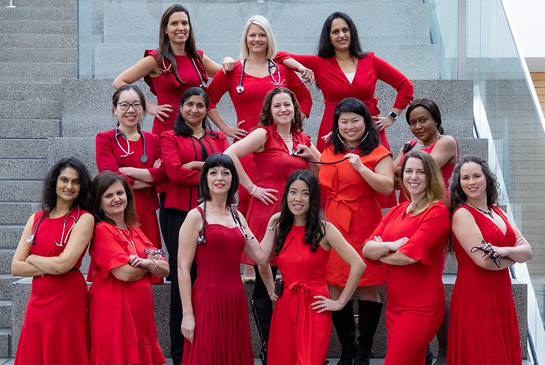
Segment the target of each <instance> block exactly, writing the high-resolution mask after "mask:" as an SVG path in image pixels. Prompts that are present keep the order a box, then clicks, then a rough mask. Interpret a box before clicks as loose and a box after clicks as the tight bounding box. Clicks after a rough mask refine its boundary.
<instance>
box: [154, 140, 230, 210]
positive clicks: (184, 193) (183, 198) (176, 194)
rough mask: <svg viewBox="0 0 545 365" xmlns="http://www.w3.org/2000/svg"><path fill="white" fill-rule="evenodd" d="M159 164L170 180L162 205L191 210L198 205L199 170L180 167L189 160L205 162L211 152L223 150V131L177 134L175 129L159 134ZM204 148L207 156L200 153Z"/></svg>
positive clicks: (224, 144) (224, 146)
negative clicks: (190, 134) (160, 152)
mask: <svg viewBox="0 0 545 365" xmlns="http://www.w3.org/2000/svg"><path fill="white" fill-rule="evenodd" d="M161 145H162V163H163V166H164V167H165V170H166V172H167V175H168V178H169V181H168V186H167V194H166V199H165V208H175V209H179V210H184V211H190V210H191V209H193V208H195V207H196V206H197V199H198V197H199V177H200V176H201V171H200V170H192V169H188V168H185V167H183V164H185V163H187V162H192V161H205V160H206V158H207V157H208V156H210V155H211V154H213V153H214V152H219V153H223V151H225V150H226V149H227V148H228V147H229V142H228V141H227V137H225V134H223V132H210V131H206V133H205V135H204V136H203V137H201V138H196V137H193V136H188V137H183V136H176V135H175V132H174V130H172V131H169V132H165V133H163V135H162V136H161ZM203 148H204V149H205V150H206V154H207V156H206V155H205V156H203Z"/></svg>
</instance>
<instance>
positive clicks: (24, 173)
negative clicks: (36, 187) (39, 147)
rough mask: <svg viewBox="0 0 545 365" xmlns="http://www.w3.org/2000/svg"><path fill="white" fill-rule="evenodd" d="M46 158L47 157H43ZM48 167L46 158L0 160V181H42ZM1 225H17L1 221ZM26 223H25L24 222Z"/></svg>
mask: <svg viewBox="0 0 545 365" xmlns="http://www.w3.org/2000/svg"><path fill="white" fill-rule="evenodd" d="M44 157H47V156H44ZM48 169H49V166H48V165H47V158H42V159H23V158H21V159H12V158H3V159H0V179H15V180H40V179H43V178H44V176H45V174H46V172H47V171H48ZM2 222H3V223H17V222H12V221H9V222H8V221H2ZM25 222H26V221H25Z"/></svg>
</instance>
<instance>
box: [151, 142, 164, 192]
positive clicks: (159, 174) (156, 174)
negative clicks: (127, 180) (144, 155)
mask: <svg viewBox="0 0 545 365" xmlns="http://www.w3.org/2000/svg"><path fill="white" fill-rule="evenodd" d="M149 135H150V136H151V138H152V141H153V144H154V145H155V156H153V158H154V161H153V162H155V160H157V159H161V140H160V138H159V136H158V135H155V134H149ZM148 171H149V172H150V174H151V177H152V178H153V182H151V185H154V186H157V185H161V184H164V183H165V182H166V181H167V180H168V177H167V173H166V171H165V168H164V167H163V163H162V160H161V167H159V168H154V167H152V168H149V169H148Z"/></svg>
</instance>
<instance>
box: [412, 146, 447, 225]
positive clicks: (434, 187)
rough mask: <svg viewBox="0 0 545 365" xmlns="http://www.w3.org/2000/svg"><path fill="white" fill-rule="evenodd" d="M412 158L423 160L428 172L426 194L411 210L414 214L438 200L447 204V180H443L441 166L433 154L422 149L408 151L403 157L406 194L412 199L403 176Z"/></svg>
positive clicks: (426, 172) (425, 170) (425, 171)
mask: <svg viewBox="0 0 545 365" xmlns="http://www.w3.org/2000/svg"><path fill="white" fill-rule="evenodd" d="M410 158H416V159H418V160H420V161H422V165H423V166H424V173H425V174H426V187H425V189H424V196H423V197H422V199H420V201H419V202H418V203H417V204H416V206H415V207H414V208H413V209H412V210H411V211H412V215H418V214H420V213H422V212H424V211H425V210H426V209H428V208H429V207H430V206H431V205H432V204H433V203H435V202H437V201H442V202H443V203H445V204H447V202H446V188H445V182H444V181H443V177H442V175H441V171H440V170H439V167H437V163H435V160H434V159H433V157H431V155H429V154H428V153H425V152H422V151H414V152H411V153H408V154H407V155H406V156H405V158H404V159H403V163H402V164H401V181H402V184H401V188H402V189H403V192H404V193H405V196H406V197H408V198H409V200H410V196H411V194H410V193H409V190H408V189H407V188H406V187H405V184H404V183H403V178H404V175H405V165H406V164H407V161H408V160H409V159H410Z"/></svg>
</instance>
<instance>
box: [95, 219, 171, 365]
mask: <svg viewBox="0 0 545 365" xmlns="http://www.w3.org/2000/svg"><path fill="white" fill-rule="evenodd" d="M130 241H132V242H133V243H134V247H133V246H132V244H131V243H130ZM146 248H155V247H154V246H153V244H152V243H151V242H150V241H149V240H148V239H147V238H146V237H145V236H144V234H143V233H142V231H141V230H140V229H139V228H138V227H131V228H129V232H127V231H126V230H119V229H118V228H117V227H115V226H114V225H112V224H109V223H105V222H99V223H98V224H97V225H96V227H95V234H94V236H93V242H92V243H91V246H90V248H89V254H90V255H91V265H90V267H89V274H88V276H87V280H88V281H92V282H93V284H92V285H91V288H90V289H89V324H90V327H91V351H90V355H89V363H90V364H93V365H94V364H97V365H98V364H101V365H102V364H140V365H156V364H164V363H166V360H165V357H164V356H163V353H162V351H161V347H160V346H159V340H158V338H157V327H156V326H155V316H154V305H153V293H152V291H151V276H152V274H151V273H146V274H145V275H144V276H143V277H142V278H141V279H139V280H137V281H121V280H118V279H117V278H116V277H115V276H114V275H113V274H112V273H111V272H110V271H111V270H112V269H114V268H116V267H119V266H123V265H125V264H126V263H128V262H129V256H130V255H134V254H138V256H139V257H146V255H147V254H146V253H145V251H144V250H145V249H146ZM163 260H164V258H163Z"/></svg>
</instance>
